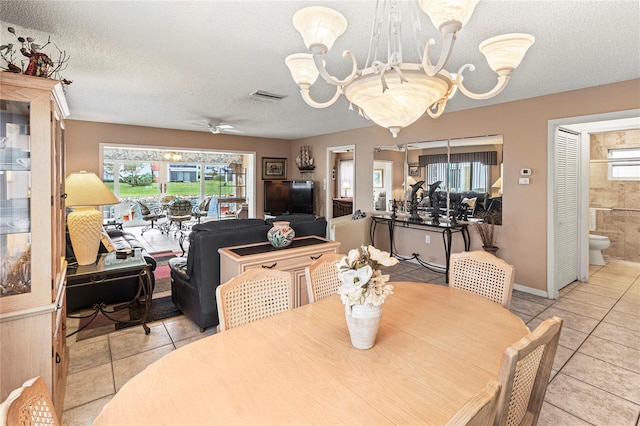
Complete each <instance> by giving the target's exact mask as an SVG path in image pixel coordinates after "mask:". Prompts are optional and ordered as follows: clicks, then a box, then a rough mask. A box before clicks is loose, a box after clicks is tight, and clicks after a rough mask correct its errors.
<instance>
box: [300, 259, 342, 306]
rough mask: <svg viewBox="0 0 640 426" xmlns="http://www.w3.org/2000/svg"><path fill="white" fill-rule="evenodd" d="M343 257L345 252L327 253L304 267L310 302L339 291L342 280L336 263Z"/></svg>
mask: <svg viewBox="0 0 640 426" xmlns="http://www.w3.org/2000/svg"><path fill="white" fill-rule="evenodd" d="M343 257H344V255H343V254H333V253H325V254H323V255H322V256H321V257H320V258H319V259H317V260H315V261H314V262H313V263H312V264H311V265H309V266H307V267H306V268H305V269H304V275H305V277H306V279H307V293H308V294H309V303H312V302H315V301H318V300H320V299H324V298H325V297H329V296H332V295H334V294H336V293H337V291H338V287H340V285H341V284H342V282H341V281H340V280H339V279H338V268H336V263H338V262H339V261H340V259H342V258H343Z"/></svg>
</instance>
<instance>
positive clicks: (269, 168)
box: [262, 157, 287, 180]
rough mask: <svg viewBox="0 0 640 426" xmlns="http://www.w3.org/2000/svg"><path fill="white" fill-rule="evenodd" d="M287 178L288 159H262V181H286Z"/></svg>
mask: <svg viewBox="0 0 640 426" xmlns="http://www.w3.org/2000/svg"><path fill="white" fill-rule="evenodd" d="M286 178H287V159H286V158H267V157H262V180H285V179H286Z"/></svg>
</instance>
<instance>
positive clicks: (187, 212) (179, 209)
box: [169, 200, 193, 217]
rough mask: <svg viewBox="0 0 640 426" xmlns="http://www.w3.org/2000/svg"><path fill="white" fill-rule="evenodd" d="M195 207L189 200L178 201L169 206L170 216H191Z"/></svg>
mask: <svg viewBox="0 0 640 426" xmlns="http://www.w3.org/2000/svg"><path fill="white" fill-rule="evenodd" d="M191 210H193V206H192V205H191V201H189V200H178V201H175V202H174V203H173V204H171V205H170V206H169V214H170V215H171V216H189V217H190V216H191Z"/></svg>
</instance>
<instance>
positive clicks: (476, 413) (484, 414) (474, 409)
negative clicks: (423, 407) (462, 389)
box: [446, 379, 500, 426]
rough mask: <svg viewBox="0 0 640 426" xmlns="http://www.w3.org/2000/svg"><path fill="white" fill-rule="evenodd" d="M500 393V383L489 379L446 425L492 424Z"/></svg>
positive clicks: (477, 425) (487, 425)
mask: <svg viewBox="0 0 640 426" xmlns="http://www.w3.org/2000/svg"><path fill="white" fill-rule="evenodd" d="M498 395H500V383H498V382H497V381H496V380H495V379H490V380H489V382H488V383H487V385H486V386H485V387H484V389H482V391H480V392H479V393H477V394H475V395H474V396H472V397H471V399H470V400H469V401H467V403H466V404H465V405H463V406H462V408H460V410H458V412H457V413H456V414H455V415H454V416H453V417H452V418H451V419H449V421H448V422H447V423H446V426H460V425H465V426H493V423H494V421H495V419H496V407H497V405H498Z"/></svg>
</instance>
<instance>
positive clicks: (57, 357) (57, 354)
mask: <svg viewBox="0 0 640 426" xmlns="http://www.w3.org/2000/svg"><path fill="white" fill-rule="evenodd" d="M60 362H62V358H60V354H59V353H58V352H56V364H60Z"/></svg>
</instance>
